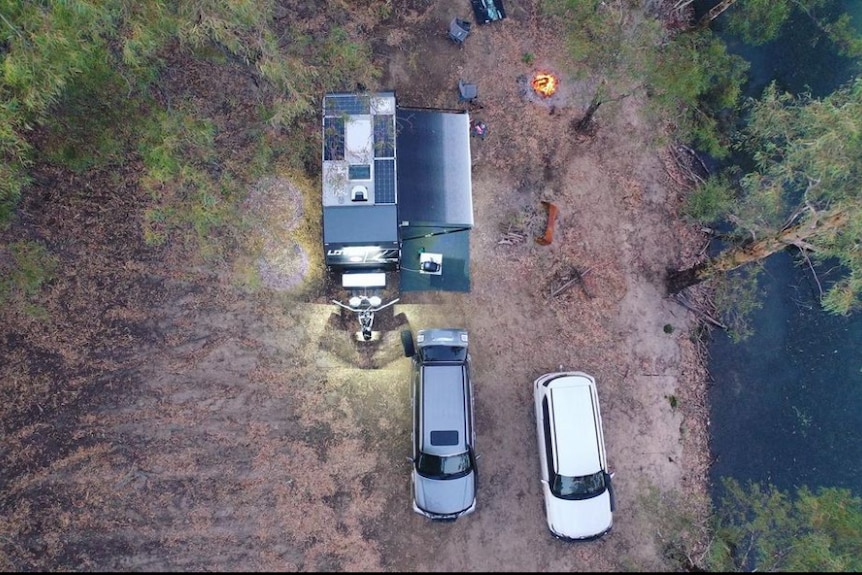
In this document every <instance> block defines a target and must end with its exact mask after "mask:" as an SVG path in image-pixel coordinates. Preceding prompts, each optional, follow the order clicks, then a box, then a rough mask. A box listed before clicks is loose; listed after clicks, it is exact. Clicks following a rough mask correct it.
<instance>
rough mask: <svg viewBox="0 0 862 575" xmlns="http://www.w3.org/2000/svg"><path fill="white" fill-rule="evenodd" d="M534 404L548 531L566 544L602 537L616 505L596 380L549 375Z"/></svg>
mask: <svg viewBox="0 0 862 575" xmlns="http://www.w3.org/2000/svg"><path fill="white" fill-rule="evenodd" d="M533 402H534V406H535V410H536V432H537V437H538V447H539V467H540V468H541V480H542V492H543V494H544V498H545V514H546V516H547V521H548V528H549V529H550V530H551V533H552V534H553V535H554V536H556V537H557V538H559V539H563V540H566V541H586V540H590V539H596V538H598V537H601V536H602V535H604V534H606V533H607V532H609V531H610V530H611V527H612V526H613V512H614V506H615V505H614V492H613V485H612V483H611V478H612V477H613V474H611V473H609V472H608V462H607V454H606V453H605V440H604V436H603V433H602V416H601V411H600V410H599V395H598V393H597V391H596V381H595V379H593V377H592V376H591V375H587V374H586V373H583V372H580V371H569V372H558V373H547V374H545V375H543V376H541V377H539V378H538V379H536V380H535V381H534V382H533Z"/></svg>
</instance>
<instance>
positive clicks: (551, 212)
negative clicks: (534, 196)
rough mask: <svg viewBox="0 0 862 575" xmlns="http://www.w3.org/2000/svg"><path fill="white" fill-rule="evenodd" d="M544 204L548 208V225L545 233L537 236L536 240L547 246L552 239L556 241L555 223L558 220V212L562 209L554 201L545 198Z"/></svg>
mask: <svg viewBox="0 0 862 575" xmlns="http://www.w3.org/2000/svg"><path fill="white" fill-rule="evenodd" d="M542 204H544V206H545V207H546V208H548V225H547V227H546V228H545V235H543V236H542V237H539V238H536V242H537V243H539V244H541V245H543V246H547V245H550V243H551V242H552V241H554V225H555V224H556V222H557V214H558V213H559V211H560V210H559V208H557V206H556V204H554V203H553V202H546V201H545V200H542Z"/></svg>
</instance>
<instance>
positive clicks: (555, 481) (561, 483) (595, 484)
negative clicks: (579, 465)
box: [551, 471, 607, 499]
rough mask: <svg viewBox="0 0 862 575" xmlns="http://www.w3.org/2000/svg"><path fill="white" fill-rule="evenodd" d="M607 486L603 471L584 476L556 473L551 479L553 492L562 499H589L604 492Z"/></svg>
mask: <svg viewBox="0 0 862 575" xmlns="http://www.w3.org/2000/svg"><path fill="white" fill-rule="evenodd" d="M606 487H607V486H606V485H605V474H604V473H603V472H601V471H598V472H596V473H593V474H592V475H584V476H583V477H566V476H565V475H557V474H554V476H553V478H552V481H551V493H553V494H554V495H556V496H557V497H559V498H560V499H589V498H591V497H595V496H596V495H601V494H602V493H604V491H605V489H606Z"/></svg>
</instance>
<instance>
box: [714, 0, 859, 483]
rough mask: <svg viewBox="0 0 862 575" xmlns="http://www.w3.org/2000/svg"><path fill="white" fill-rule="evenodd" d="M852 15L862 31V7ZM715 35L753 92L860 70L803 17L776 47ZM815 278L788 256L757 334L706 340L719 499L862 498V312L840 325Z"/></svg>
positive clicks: (771, 281) (769, 270)
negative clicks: (757, 488)
mask: <svg viewBox="0 0 862 575" xmlns="http://www.w3.org/2000/svg"><path fill="white" fill-rule="evenodd" d="M843 6H844V9H845V10H846V11H848V12H850V13H851V15H852V16H853V18H854V24H855V25H856V26H857V28H860V29H862V0H846V1H845V2H843ZM713 29H714V30H716V31H717V32H719V34H720V35H722V37H723V38H724V39H725V41H726V42H727V43H728V46H729V47H730V49H731V51H733V52H734V53H737V54H739V55H741V56H743V57H744V58H746V59H747V60H748V61H749V62H751V66H752V68H751V72H750V76H751V81H750V84H749V86H748V87H747V94H748V95H752V96H756V95H758V94H759V93H760V91H761V90H762V89H763V87H764V86H765V85H767V84H768V83H769V82H770V81H772V80H775V81H776V82H777V83H778V85H779V87H781V88H782V89H784V90H786V91H789V92H792V93H797V94H798V93H801V92H803V91H810V92H811V93H812V94H813V95H814V96H818V97H819V96H823V95H825V94H828V93H829V92H831V91H832V90H834V89H835V88H836V87H837V86H839V85H840V84H842V83H844V82H846V81H848V80H849V79H850V78H852V77H853V76H854V75H855V74H857V73H858V68H857V65H858V62H855V61H853V60H850V59H847V58H842V57H840V56H838V55H836V54H835V53H834V51H833V50H832V47H831V45H830V43H829V42H828V41H826V40H825V39H822V38H821V40H820V42H818V43H817V44H816V45H815V46H812V44H811V42H810V38H811V37H812V36H813V35H814V29H813V26H812V25H811V24H810V22H808V21H807V20H806V19H803V18H798V19H796V20H794V21H793V22H791V23H790V25H789V26H785V28H784V33H783V34H782V36H781V37H780V38H778V39H777V40H775V41H773V42H771V43H769V44H767V45H764V46H759V47H753V46H747V45H745V44H742V43H740V42H739V41H736V40H735V39H733V38H731V37H728V36H725V35H724V33H723V31H722V30H721V25H720V22H719V21H716V22H715V23H714V27H713ZM825 272H826V269H825V268H823V267H821V268H819V269H818V276H817V277H818V279H817V280H815V276H814V275H813V274H812V272H811V270H810V269H809V268H808V266H807V265H804V263H803V265H799V261H798V260H796V259H794V258H793V257H792V256H791V254H789V253H782V254H776V255H773V256H771V257H770V258H769V259H768V260H767V261H766V265H765V270H764V273H763V274H761V281H760V286H761V288H762V291H763V298H762V301H763V304H764V305H763V307H762V308H761V309H759V310H757V311H756V312H755V313H754V314H753V318H752V319H753V327H754V330H755V334H754V335H753V336H752V337H750V338H749V339H747V340H745V341H744V342H742V343H733V342H732V341H731V340H730V338H729V337H727V335H726V334H725V333H723V332H721V331H720V330H717V331H715V332H714V334H713V337H712V340H711V342H710V346H709V350H710V362H709V371H710V374H711V378H712V384H711V386H710V393H709V400H710V405H711V407H710V410H711V417H710V421H711V426H710V433H711V446H710V447H711V451H712V456H713V458H714V463H713V465H712V466H711V469H710V480H711V482H712V485H713V497H714V498H716V497H717V496H718V495H720V493H721V489H720V478H722V477H732V478H734V479H737V480H739V481H740V482H747V481H757V482H760V483H762V484H766V483H768V484H771V485H774V486H775V487H778V488H779V489H782V490H791V491H792V490H795V489H796V488H797V487H799V486H802V485H806V486H808V487H809V488H811V489H813V490H816V489H817V488H819V487H841V488H847V489H850V490H851V491H853V493H854V495H862V313H859V312H856V313H855V314H853V315H851V316H849V317H836V316H833V315H830V314H827V313H825V312H823V311H822V310H821V309H820V308H819V303H818V293H819V288H818V286H817V281H820V282H824V281H826V280H828V276H827V274H826V273H825Z"/></svg>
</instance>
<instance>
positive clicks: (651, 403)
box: [0, 2, 708, 571]
mask: <svg viewBox="0 0 862 575" xmlns="http://www.w3.org/2000/svg"><path fill="white" fill-rule="evenodd" d="M408 4H409V5H410V6H411V8H409V9H403V11H398V12H397V13H396V15H395V16H393V18H392V19H391V23H390V24H388V25H387V26H385V27H380V28H375V29H372V30H369V31H368V33H369V34H370V35H371V36H372V38H373V42H374V46H375V55H376V57H378V58H380V59H381V61H382V62H385V70H386V72H385V74H384V77H383V78H382V79H381V85H380V86H379V87H380V88H381V89H395V90H396V92H397V94H398V97H399V101H400V103H401V104H402V105H405V106H422V107H440V108H461V107H462V106H463V104H461V103H459V102H458V92H457V83H458V79H464V80H466V81H469V82H473V83H475V84H476V85H477V86H478V89H479V100H478V101H479V103H480V104H481V107H474V108H473V109H472V111H471V115H472V117H473V118H475V119H480V120H482V121H484V122H486V124H487V126H488V128H489V133H488V136H487V138H486V139H484V140H482V139H479V138H473V140H472V144H471V146H472V159H473V195H474V197H473V200H474V215H475V221H476V226H475V229H474V231H473V234H472V239H471V275H472V290H471V291H470V292H469V293H463V294H451V293H450V294H444V293H419V294H417V293H408V294H402V295H401V302H399V304H397V305H396V306H395V308H394V310H393V313H392V316H391V318H382V319H381V321H384V322H385V321H391V324H389V325H391V326H392V327H402V326H409V327H411V328H413V329H421V328H425V327H448V326H452V327H465V328H467V329H468V330H469V332H470V337H471V347H472V356H473V360H474V368H475V369H474V374H473V376H474V381H475V394H476V398H475V399H476V415H477V425H476V429H477V433H478V451H479V453H480V454H481V459H480V461H479V465H480V485H479V495H478V508H477V511H476V513H475V514H473V515H471V516H469V517H466V518H463V519H462V520H459V521H458V522H457V523H455V524H434V523H430V522H429V521H427V520H426V519H424V518H423V517H420V516H419V515H416V514H414V513H413V512H412V510H411V508H410V486H409V463H408V462H407V461H406V459H405V458H406V457H407V456H408V455H409V454H410V445H409V442H410V410H409V390H408V373H409V360H407V359H405V358H403V357H402V355H401V352H400V347H399V344H398V332H397V329H393V330H392V331H391V332H387V333H386V334H384V338H383V339H382V340H381V341H380V342H376V343H374V344H373V345H374V346H375V347H374V348H373V350H372V351H371V352H370V354H366V355H367V356H370V357H371V359H370V360H369V359H368V358H367V357H366V360H367V361H366V360H360V356H361V355H362V354H361V352H359V351H357V350H356V349H354V348H352V347H351V346H352V345H354V343H353V342H351V341H350V339H349V333H348V332H347V331H346V330H343V329H342V331H341V332H340V333H336V334H335V335H333V324H334V325H336V326H338V325H339V324H338V322H337V321H336V322H333V321H332V319H331V316H332V314H337V313H338V310H337V308H336V307H335V306H333V305H331V304H330V303H329V297H328V296H329V294H327V293H326V289H325V285H324V281H323V278H319V277H315V276H314V275H306V276H303V274H306V273H307V270H309V269H313V268H314V267H315V265H314V264H310V263H309V261H313V260H314V258H316V257H318V255H319V248H315V247H314V246H300V245H298V244H296V243H289V242H288V243H287V244H281V243H280V242H279V241H276V240H277V239H278V238H280V237H282V235H285V237H287V236H289V231H290V229H289V228H290V226H293V225H300V222H301V221H302V220H303V218H309V217H312V216H311V215H309V214H307V213H304V212H302V211H301V210H294V211H293V212H291V216H290V217H288V218H270V217H268V216H267V215H266V214H263V213H261V212H260V210H261V209H262V208H261V205H279V202H278V201H277V199H276V200H272V201H270V202H269V203H268V204H267V202H263V203H255V200H256V199H257V200H259V199H260V198H262V197H263V198H266V197H268V196H269V195H272V194H276V195H278V194H279V193H280V192H284V193H285V194H288V195H291V197H292V195H301V192H300V191H297V188H296V187H295V186H296V185H297V184H296V182H292V181H288V180H286V179H285V180H279V179H278V178H280V177H281V175H278V174H276V175H273V179H271V180H266V181H262V182H259V183H258V184H257V186H256V187H254V188H253V189H250V190H249V192H250V197H249V202H250V203H249V206H248V209H249V213H250V214H252V215H255V214H256V215H255V218H256V220H257V221H260V222H263V224H262V225H264V228H263V231H260V233H261V241H262V242H263V243H264V244H263V245H267V246H269V248H268V249H269V255H267V256H265V257H264V259H263V260H262V261H261V262H260V263H261V268H260V269H261V276H262V280H263V282H262V283H263V286H262V287H261V289H259V290H258V291H256V292H253V293H252V292H248V291H244V290H241V289H239V288H237V287H235V286H236V282H235V281H234V278H231V277H230V274H229V273H226V272H225V271H224V270H222V271H219V272H218V273H216V271H215V270H206V269H198V268H196V267H190V266H187V265H185V261H186V260H185V259H184V255H183V254H182V253H181V252H179V251H177V249H176V247H175V246H167V247H165V248H160V249H154V248H144V247H142V246H143V243H142V240H141V235H140V224H139V221H138V218H139V217H140V216H139V213H140V212H139V211H140V210H141V209H143V206H145V204H146V197H145V194H144V193H143V192H141V191H140V189H139V188H138V187H136V186H135V185H134V181H135V178H136V173H135V169H134V166H130V167H129V169H128V170H127V171H126V172H125V173H121V174H98V173H97V174H89V175H88V176H87V177H74V176H70V175H69V174H66V173H54V172H52V171H51V170H48V169H42V171H41V172H40V175H39V178H38V179H37V181H36V185H35V187H34V190H33V191H32V193H31V194H29V195H28V199H27V201H26V202H25V204H24V206H23V216H22V225H21V227H20V228H16V229H15V230H17V231H18V232H20V233H23V231H22V230H31V231H32V230H36V231H37V233H38V234H39V236H40V237H42V238H44V239H45V240H46V241H47V242H48V243H49V245H51V246H52V247H53V248H54V249H55V250H56V251H57V253H59V255H60V257H61V260H62V265H61V270H60V272H59V277H58V279H57V280H56V281H55V282H54V283H53V284H52V285H51V287H50V290H49V293H48V294H46V296H45V298H44V301H43V305H44V306H45V308H46V310H47V312H48V314H47V319H43V320H35V319H32V318H29V317H28V316H23V315H20V314H13V313H12V312H10V311H8V310H7V311H6V312H4V326H5V327H4V330H3V339H2V342H0V353H2V360H3V361H2V368H0V369H2V372H0V374H2V380H3V385H2V393H3V395H2V399H3V403H4V408H3V411H2V423H3V431H4V439H3V446H2V451H0V454H2V467H3V472H2V505H0V510H2V515H3V517H4V521H3V522H2V524H0V550H2V552H0V567H3V568H4V569H6V570H16V571H24V570H49V571H56V570H69V569H70V570H99V571H107V570H114V569H117V570H123V571H150V570H163V571H169V570H180V571H187V570H214V571H231V570H240V571H255V570H278V571H622V570H639V571H660V570H665V569H668V568H674V565H670V564H668V562H667V559H666V558H664V557H663V554H662V550H661V549H660V547H659V546H658V545H657V543H656V541H655V539H654V536H655V531H656V528H655V524H654V517H651V516H650V515H649V514H648V513H647V512H646V511H645V507H644V505H643V497H644V496H645V495H646V494H647V493H648V491H649V488H650V487H655V488H658V489H659V490H661V491H663V492H667V493H673V492H676V493H678V494H679V497H680V498H685V499H687V500H688V501H690V502H691V505H692V506H693V507H694V508H695V509H698V505H700V503H699V502H701V501H702V499H701V497H702V496H704V495H705V482H706V477H707V474H706V472H707V462H708V445H707V434H706V425H707V412H706V409H705V406H704V403H703V402H704V395H705V386H706V373H705V370H704V368H703V363H702V360H703V357H702V353H701V349H700V347H699V344H698V340H699V337H698V332H697V329H698V326H697V325H696V323H695V318H694V317H693V316H692V315H691V314H690V313H689V312H687V311H686V310H685V309H684V308H682V307H680V306H679V305H677V304H675V303H674V302H673V301H672V300H668V299H667V298H665V294H664V290H663V276H664V273H665V270H666V269H667V268H670V267H678V266H684V265H686V264H687V263H690V262H693V261H694V260H695V259H696V257H697V251H698V248H699V240H698V238H697V236H696V235H695V233H694V231H693V230H691V229H689V228H687V227H686V226H685V225H683V224H682V223H680V221H679V220H678V219H677V207H678V206H679V204H680V202H681V199H682V193H683V191H682V190H680V189H679V187H678V186H677V185H676V183H675V182H674V180H673V179H672V178H670V177H669V176H668V171H667V170H668V169H669V168H670V162H668V161H667V159H668V158H669V155H668V154H666V152H665V151H664V148H663V146H661V145H659V144H658V142H659V141H660V139H661V138H660V137H661V136H662V134H661V130H660V127H657V126H654V125H651V124H650V123H648V122H646V121H645V120H644V115H643V112H642V107H643V102H642V101H641V100H640V99H639V96H637V95H632V96H630V97H627V98H624V99H622V100H619V101H618V102H614V103H609V104H606V105H605V106H603V107H602V109H601V110H600V111H599V113H598V114H597V115H596V122H597V124H596V129H595V130H594V132H593V133H592V135H588V136H584V135H579V134H576V133H575V132H574V131H573V130H572V123H573V122H576V121H577V120H578V119H580V118H581V117H582V116H583V114H584V112H585V111H586V109H587V107H588V105H589V103H590V99H591V98H592V96H593V94H594V90H595V83H594V82H593V81H591V80H589V79H579V78H577V77H575V75H574V74H573V72H572V71H571V70H569V71H567V69H566V67H565V66H564V62H562V61H560V60H559V58H560V57H561V56H560V55H561V54H562V53H563V52H562V50H561V48H560V47H559V46H557V45H555V44H554V43H553V41H551V40H549V37H548V34H547V31H546V30H543V29H542V28H541V27H540V26H539V22H538V20H537V16H536V14H535V6H534V5H535V3H534V2H523V3H514V2H509V3H507V9H508V18H507V19H506V20H503V21H501V22H495V23H492V24H489V25H486V26H474V29H473V32H472V33H471V35H470V37H469V38H468V39H467V41H466V42H465V45H464V47H463V49H459V48H458V47H457V46H455V45H453V44H452V43H451V42H450V41H449V40H448V39H447V38H446V35H445V30H446V29H447V27H448V22H449V20H450V19H451V18H453V17H454V16H461V17H464V18H468V19H470V20H472V13H471V12H470V9H469V3H467V2H464V3H463V7H462V6H461V4H460V3H459V4H458V6H459V7H458V9H454V8H453V6H454V3H449V2H412V3H408ZM527 53H529V54H531V55H532V58H529V59H528V58H525V57H524V54H527ZM526 60H530V63H529V64H527V63H526ZM540 70H541V71H550V72H553V73H554V74H556V75H558V77H559V78H560V82H561V84H560V90H559V92H558V93H557V94H556V95H555V96H554V97H553V99H552V100H551V99H544V98H541V97H537V96H535V95H533V94H529V93H527V94H525V93H524V91H523V89H522V88H523V77H524V76H527V77H530V76H531V75H532V74H534V73H535V72H536V71H540ZM204 75H205V74H204ZM233 81H234V82H235V83H236V84H237V85H236V86H232V85H231V84H229V83H227V84H225V85H223V86H221V88H220V89H221V91H220V92H212V93H209V94H203V95H201V97H211V98H229V97H230V94H231V93H238V92H241V91H242V90H245V89H247V88H248V78H247V77H236V78H234V80H233ZM369 88H372V87H369ZM372 89H373V88H372ZM213 108H214V109H217V107H216V106H215V104H214V105H213ZM214 113H216V112H214ZM237 121H238V120H237ZM311 185H312V186H314V185H317V184H314V183H313V182H312V183H311ZM61 188H62V189H63V190H65V191H67V192H68V190H79V191H80V192H81V194H80V197H79V196H73V195H70V193H59V192H58V191H57V190H59V189H61ZM84 192H87V193H86V194H85V193H84ZM88 194H89V195H88ZM279 197H280V196H279ZM542 200H546V201H552V202H553V203H554V204H555V205H556V206H558V207H559V210H560V213H559V216H558V220H557V222H556V227H555V234H554V239H553V242H552V243H551V244H550V245H546V246H543V245H540V244H538V243H537V242H536V241H535V237H536V236H540V235H541V234H542V233H543V232H544V218H545V211H544V210H545V208H544V207H543V206H542V204H541V202H542ZM73 201H74V202H75V206H76V208H75V210H76V211H75V212H74V213H71V212H70V207H69V206H71V205H72V202H73ZM81 205H84V206H86V207H88V209H89V210H90V211H89V212H87V211H85V212H83V213H82V212H81V211H80V206H81ZM284 209H285V210H287V211H290V210H291V209H294V208H291V207H290V206H286V207H285V208H284ZM130 214H131V215H130ZM267 222H269V223H267ZM311 225H319V223H318V222H314V221H312V222H311ZM267 226H269V227H267ZM285 226H287V227H285ZM15 230H13V231H12V232H10V233H15ZM507 238H508V239H507ZM7 239H8V238H7ZM502 240H505V241H502ZM266 242H269V243H266ZM315 249H318V251H315ZM317 267H319V266H317ZM279 270H281V272H279ZM285 270H287V272H285ZM573 270H579V271H580V272H581V273H582V274H583V282H582V283H579V284H576V285H573V286H572V287H571V288H570V289H568V290H566V291H564V292H563V293H561V294H560V295H558V296H556V297H552V296H551V293H552V292H553V291H554V290H555V289H557V288H559V287H560V286H561V285H562V284H563V283H565V282H566V281H567V280H568V279H570V278H571V277H573V276H572V274H573V273H574V272H573ZM288 272H289V273H288ZM298 279H302V280H303V281H296V280H298ZM335 331H336V332H338V329H336V330H335ZM355 345H362V344H359V343H356V344H355ZM363 357H365V356H363ZM362 361H365V363H362ZM561 367H562V368H564V369H577V370H583V371H586V372H588V373H590V374H592V375H594V376H595V377H596V379H597V382H598V387H599V395H600V398H601V401H602V410H603V415H604V426H605V439H606V443H607V450H608V454H609V459H610V465H611V468H612V470H613V471H614V472H615V474H616V475H615V486H616V497H617V513H616V515H615V526H614V530H613V532H612V533H611V534H610V535H608V536H607V537H606V538H604V539H602V540H600V541H597V542H592V543H588V544H578V545H571V544H565V543H562V542H559V541H556V540H555V539H553V538H552V537H551V536H550V534H549V532H548V530H547V527H546V525H545V520H544V509H543V504H542V496H541V490H540V484H539V480H538V477H539V474H538V457H537V454H536V445H535V429H534V422H533V419H532V412H531V410H532V404H531V390H530V384H531V382H532V380H533V379H534V378H536V377H537V376H538V375H540V374H542V373H545V372H548V371H555V370H558V369H559V368H561Z"/></svg>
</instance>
